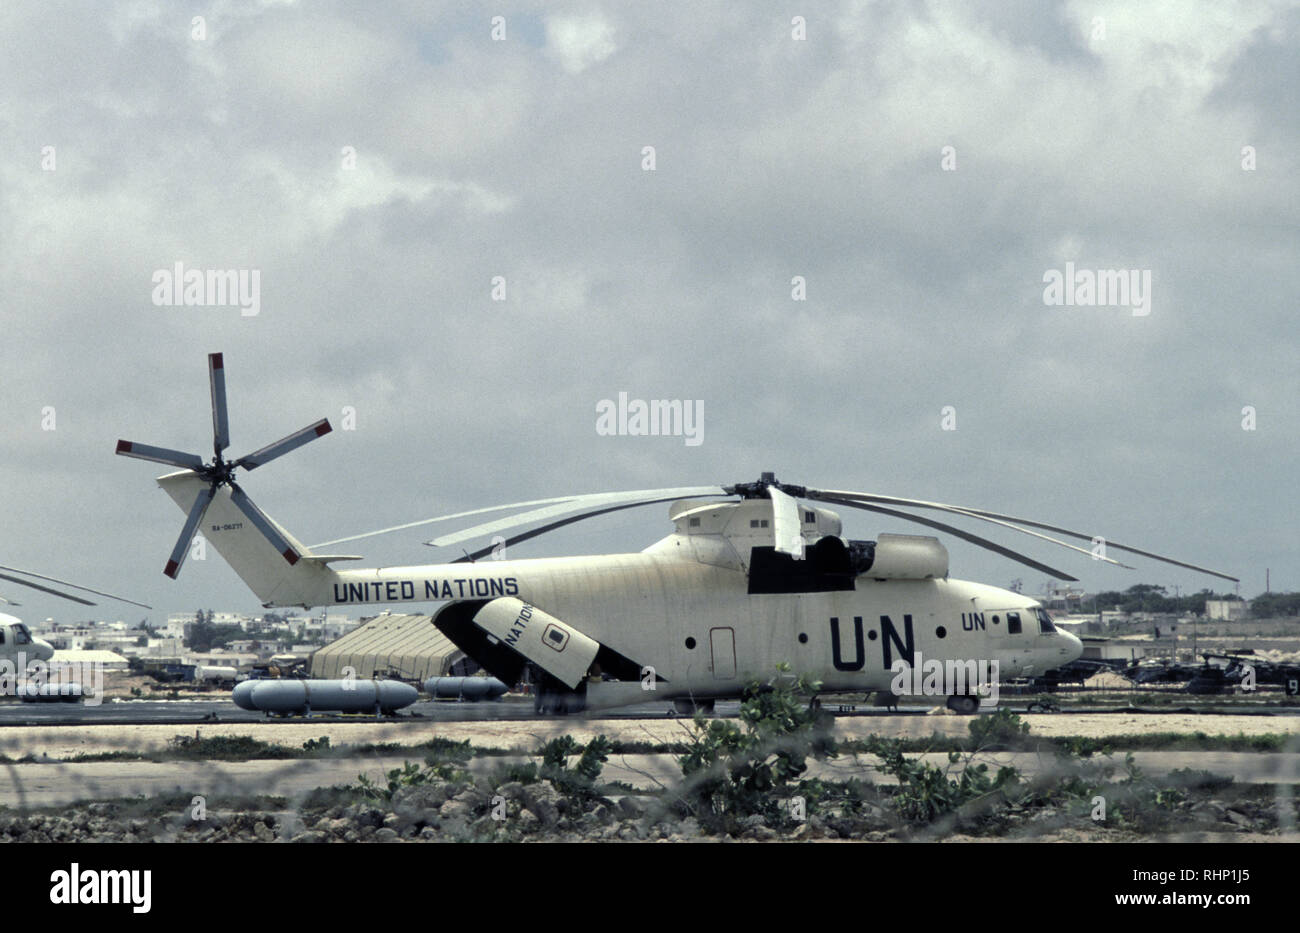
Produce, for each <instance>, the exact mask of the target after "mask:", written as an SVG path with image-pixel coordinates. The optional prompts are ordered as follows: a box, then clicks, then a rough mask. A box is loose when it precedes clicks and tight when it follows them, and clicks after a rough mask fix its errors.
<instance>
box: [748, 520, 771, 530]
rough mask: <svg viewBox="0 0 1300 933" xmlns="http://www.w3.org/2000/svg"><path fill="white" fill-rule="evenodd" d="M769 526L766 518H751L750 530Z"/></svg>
mask: <svg viewBox="0 0 1300 933" xmlns="http://www.w3.org/2000/svg"><path fill="white" fill-rule="evenodd" d="M767 526H768V524H767V519H766V518H751V519H750V520H749V527H750V528H766V527H767Z"/></svg>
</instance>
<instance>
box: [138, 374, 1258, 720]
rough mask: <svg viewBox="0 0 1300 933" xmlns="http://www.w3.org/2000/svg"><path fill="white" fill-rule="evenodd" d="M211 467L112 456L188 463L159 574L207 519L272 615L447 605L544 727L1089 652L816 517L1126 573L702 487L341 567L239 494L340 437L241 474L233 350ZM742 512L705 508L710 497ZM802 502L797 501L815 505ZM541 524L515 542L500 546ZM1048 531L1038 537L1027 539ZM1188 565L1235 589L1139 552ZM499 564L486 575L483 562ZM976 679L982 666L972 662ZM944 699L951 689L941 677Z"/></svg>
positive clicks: (163, 455)
mask: <svg viewBox="0 0 1300 933" xmlns="http://www.w3.org/2000/svg"><path fill="white" fill-rule="evenodd" d="M209 383H210V387H211V393H212V413H213V430H214V445H213V446H214V452H215V456H214V459H213V461H212V462H211V463H205V462H204V461H203V460H202V458H200V457H198V456H197V455H194V454H187V453H184V452H181V451H175V450H170V449H167V448H160V447H151V446H148V445H143V444H136V443H132V442H129V441H119V442H118V445H117V453H118V454H121V455H123V456H128V457H136V458H139V459H143V460H151V461H156V462H159V463H165V464H169V465H172V466H177V467H181V468H182V469H181V470H180V471H178V472H174V473H169V474H167V475H165V476H162V477H160V478H159V479H158V484H159V485H160V486H162V488H163V489H164V490H165V491H166V492H167V493H168V494H169V495H170V496H171V497H172V499H174V500H175V502H176V504H177V505H178V506H180V508H181V509H182V511H185V512H186V513H188V518H187V520H186V522H185V526H184V528H183V530H182V531H181V535H180V538H179V539H178V540H177V542H176V546H175V548H174V549H173V551H172V554H171V557H170V559H169V560H168V562H167V565H166V569H165V570H164V572H165V573H166V574H167V575H169V576H171V577H173V578H174V577H175V576H176V575H177V574H178V573H179V571H180V567H181V564H182V562H183V561H184V559H185V555H186V553H187V552H188V550H189V547H190V541H191V539H192V538H193V536H194V534H195V532H196V530H198V528H199V526H200V524H202V525H203V532H204V535H205V536H206V537H207V539H208V540H209V541H211V543H212V544H213V546H214V547H216V549H217V550H218V552H220V554H221V555H222V557H223V558H225V560H226V561H227V562H228V563H229V564H230V566H231V567H232V568H233V569H234V570H235V572H236V573H237V574H238V575H239V576H240V577H241V578H242V579H243V580H244V582H245V583H246V584H247V585H248V586H249V587H250V588H251V589H252V591H253V592H254V593H255V594H256V595H257V597H258V599H259V600H261V601H262V604H263V605H264V606H267V607H272V606H303V607H305V608H310V607H313V606H322V605H352V604H370V603H384V604H390V605H391V604H407V603H443V605H441V606H440V607H439V608H437V609H436V610H435V611H434V614H433V624H434V625H435V626H437V628H438V629H439V630H441V631H442V632H443V633H444V634H446V635H447V637H448V638H450V639H451V640H452V641H453V642H454V643H455V644H456V645H457V646H458V647H460V648H461V649H462V650H464V651H465V653H466V654H467V655H469V656H470V657H471V658H473V659H474V660H475V661H477V662H478V663H479V664H480V665H482V667H484V668H485V669H486V670H487V671H488V672H489V673H491V674H492V675H493V676H495V677H497V678H498V679H500V680H501V681H503V682H504V683H506V684H508V685H511V686H514V685H516V684H517V683H519V682H520V680H521V679H522V677H523V675H524V673H525V670H528V671H529V672H530V674H531V680H532V683H533V684H534V691H535V705H536V709H537V710H538V712H542V713H560V712H573V711H578V710H582V709H598V708H607V707H613V706H621V705H627V704H632V703H638V702H644V701H646V700H648V699H664V700H672V701H673V702H674V704H675V705H676V706H677V708H678V709H679V710H681V711H687V710H690V709H692V708H701V707H703V708H708V707H709V706H711V704H712V701H713V700H714V699H719V698H729V697H737V696H739V695H741V692H742V690H743V689H744V686H745V684H746V683H748V682H750V681H752V680H756V679H762V678H765V677H767V676H770V674H771V672H772V671H773V669H774V667H775V666H776V665H777V664H778V663H781V662H785V663H788V664H789V665H790V667H791V668H792V669H793V670H794V671H796V672H798V673H800V674H806V675H810V676H812V677H814V678H816V679H818V680H820V681H821V682H822V683H823V689H824V690H825V691H826V692H828V693H842V692H866V691H879V690H889V689H891V688H892V687H893V685H894V684H895V682H896V677H897V674H898V672H899V671H900V670H904V671H905V670H907V669H908V668H912V667H919V666H921V664H922V658H923V657H924V659H926V661H927V663H929V662H937V663H939V664H940V665H944V664H947V665H948V669H949V671H951V670H952V668H953V667H954V665H955V666H956V667H957V668H958V670H959V681H960V669H961V667H962V666H964V665H972V664H973V663H974V662H996V664H997V667H996V668H995V670H998V671H999V672H1000V675H1001V676H1003V677H1006V676H1010V677H1016V676H1025V675H1031V674H1035V673H1042V672H1045V671H1047V670H1049V669H1052V668H1056V667H1059V666H1061V665H1063V664H1066V663H1069V662H1070V661H1072V660H1074V659H1076V658H1078V657H1079V656H1080V655H1081V654H1082V646H1081V644H1080V642H1079V640H1078V639H1077V638H1075V637H1074V636H1073V635H1070V634H1068V633H1065V632H1061V631H1058V630H1057V629H1056V628H1055V627H1054V626H1053V624H1052V621H1051V619H1050V617H1049V616H1048V615H1047V613H1046V612H1045V611H1044V610H1043V609H1042V607H1041V605H1040V604H1039V603H1038V601H1037V600H1034V599H1032V598H1029V597H1027V596H1024V595H1022V594H1020V593H1016V592H1012V591H1010V590H1004V589H999V588H997V587H993V586H987V585H985V584H982V583H972V582H967V581H962V580H954V579H950V578H949V576H948V553H947V550H946V549H945V548H944V546H943V545H942V544H941V543H940V542H939V540H938V539H937V538H933V537H919V536H913V535H896V534H881V535H879V536H878V537H877V539H876V540H874V541H850V540H846V539H845V538H843V537H841V530H842V526H841V522H840V518H839V516H838V515H837V514H836V513H835V512H833V511H831V510H829V509H827V508H822V507H821V506H820V505H812V504H811V503H813V502H817V503H826V504H831V505H836V506H840V507H849V508H856V509H865V510H867V511H871V512H876V513H880V514H884V515H888V516H892V517H894V518H899V519H903V520H906V521H909V522H916V523H920V524H922V525H926V526H929V527H931V528H934V529H936V530H940V531H943V532H946V533H948V534H951V535H955V536H957V537H960V538H962V539H963V540H966V541H969V542H971V543H974V544H977V545H979V546H980V547H984V548H988V549H990V550H993V551H995V552H997V553H999V554H1002V555H1003V556H1005V557H1008V558H1010V559H1012V560H1015V561H1018V562H1020V563H1022V564H1025V565H1026V566H1029V567H1032V568H1034V569H1036V570H1039V571H1042V572H1044V573H1047V574H1049V575H1051V576H1055V577H1058V578H1060V579H1062V580H1067V581H1073V580H1076V578H1075V577H1073V576H1070V575H1069V574H1067V573H1065V572H1063V571H1060V570H1056V569H1054V568H1052V567H1049V566H1048V565H1046V564H1043V563H1040V562H1038V561H1036V560H1034V559H1033V558H1030V557H1027V556H1025V555H1023V554H1019V553H1017V552H1015V551H1012V550H1010V549H1008V548H1005V547H1003V546H1001V545H999V544H996V543H994V542H992V541H989V540H987V539H985V538H982V537H979V536H977V535H973V534H971V533H969V532H966V531H963V530H961V529H958V528H955V527H953V526H950V525H947V524H944V523H941V522H938V521H935V520H933V519H930V518H924V517H921V516H919V515H913V514H910V513H906V512H900V511H898V510H896V509H895V508H891V507H890V506H908V507H914V508H920V509H929V510H938V511H942V512H947V513H950V514H955V515H959V516H962V517H965V518H970V519H977V520H980V521H984V522H988V523H992V524H995V525H998V526H1000V527H1003V528H1007V529H1011V530H1015V531H1018V532H1022V533H1024V534H1027V535H1032V536H1034V537H1036V538H1039V539H1041V540H1044V541H1048V542H1051V543H1054V544H1058V545H1062V546H1064V547H1067V548H1071V549H1073V550H1075V551H1078V552H1081V553H1083V554H1087V555H1088V556H1089V557H1090V558H1093V559H1100V560H1105V561H1106V562H1107V563H1112V564H1118V565H1119V566H1126V565H1123V564H1119V562H1118V561H1116V560H1114V559H1112V558H1109V557H1106V556H1103V555H1101V554H1099V553H1098V552H1097V551H1096V549H1093V550H1089V549H1085V548H1081V547H1077V546H1075V545H1072V544H1069V543H1067V542H1065V541H1061V540H1059V539H1057V538H1053V537H1051V536H1049V535H1046V534H1043V533H1042V531H1054V532H1056V533H1058V534H1062V535H1065V536H1067V537H1074V538H1076V539H1082V540H1085V541H1089V542H1092V541H1093V540H1094V539H1093V537H1092V536H1091V535H1087V534H1083V533H1081V532H1077V531H1071V530H1069V529H1065V528H1059V527H1056V526H1053V525H1047V524H1044V523H1041V522H1034V521H1029V520H1027V519H1019V518H1013V517H1011V516H1008V515H1002V514H999V513H995V512H988V511H984V510H979V509H970V508H963V507H960V506H952V505H945V504H942V503H937V502H925V501H921V500H915V499H902V498H897V497H892V496H881V495H875V494H868V493H860V492H845V491H835V490H824V489H813V488H809V487H805V486H795V485H789V484H785V483H781V482H778V481H777V480H776V478H775V476H773V475H772V474H770V473H765V474H763V475H762V477H761V478H760V479H759V480H758V481H757V482H754V483H737V484H734V485H730V486H693V487H682V488H672V489H650V490H637V491H632V492H619V493H605V494H599V495H578V496H569V497H558V498H554V499H541V500H534V501H531V502H520V503H513V504H512V505H502V506H494V507H490V508H485V509H475V510H472V511H468V512H460V513H456V514H454V515H444V516H438V517H436V518H431V519H427V520H425V521H421V522H412V523H409V524H407V525H402V526H398V528H410V527H415V526H417V525H422V524H428V523H432V522H439V521H447V520H451V519H458V518H468V517H470V516H474V515H481V514H484V513H488V512H494V511H503V510H506V509H513V508H526V509H528V510H527V511H525V512H523V513H521V514H516V515H513V516H510V517H508V518H504V519H500V520H497V521H490V522H487V523H485V524H479V525H476V526H474V527H472V528H469V529H466V530H464V531H460V532H457V533H454V534H450V535H445V536H442V537H439V538H435V539H434V540H433V541H430V542H427V543H428V544H431V545H434V546H447V545H452V544H457V543H460V542H462V541H468V540H471V539H475V538H484V537H487V536H489V535H495V536H496V538H495V539H494V541H493V544H491V545H489V546H487V547H484V548H481V549H479V550H477V551H474V552H472V553H469V554H466V555H465V556H464V557H460V558H457V559H456V560H454V561H451V562H448V563H444V564H431V565H422V566H408V567H378V568H369V569H360V570H336V569H334V568H333V567H331V566H330V565H331V564H332V563H335V562H340V561H351V560H359V559H360V558H358V557H355V556H351V555H340V554H330V553H326V552H323V551H322V550H320V548H324V547H326V546H328V545H334V544H339V543H342V542H344V541H351V540H356V539H357V538H363V537H368V536H370V535H374V534H383V533H386V532H390V531H394V530H398V528H389V529H382V530H381V531H377V532H370V533H368V534H366V535H356V536H353V537H350V538H340V539H337V540H335V541H329V542H325V543H324V544H322V545H317V546H316V548H315V549H313V548H309V547H306V546H305V545H303V544H301V543H300V542H299V541H298V540H297V539H296V538H294V537H293V536H292V535H291V534H290V533H289V532H288V531H286V530H285V529H284V528H282V527H281V526H280V525H278V524H277V523H276V522H275V521H273V520H272V519H271V518H270V517H269V516H267V515H266V514H265V513H264V512H262V511H261V509H259V508H258V507H257V506H256V505H254V504H253V502H252V500H251V499H249V498H248V496H247V495H246V494H245V493H244V491H243V490H242V489H241V488H240V487H239V486H238V485H237V484H236V482H235V479H234V473H235V470H236V469H237V468H239V467H243V468H244V469H246V470H252V469H255V468H257V467H259V466H262V465H265V464H266V463H269V462H270V461H272V460H274V459H276V458H277V457H280V456H282V455H283V454H285V453H288V452H289V451H290V450H293V449H295V448H297V447H299V446H302V445H303V444H306V443H308V442H309V441H311V440H314V439H315V438H317V437H320V436H322V435H324V434H326V433H328V432H329V430H330V426H329V422H328V421H326V420H321V421H318V422H316V423H315V424H313V425H311V426H309V427H307V428H304V429H303V430H301V431H298V432H296V433H294V434H291V435H289V436H288V437H286V438H284V439H282V440H280V441H277V442H275V443H274V444H270V445H268V446H266V447H264V448H262V449H260V450H258V451H256V452H254V453H252V454H249V455H247V456H245V457H241V458H239V459H238V460H233V461H227V460H225V459H224V456H223V452H224V451H225V449H226V447H227V446H228V445H229V431H228V426H227V413H226V393H225V370H224V364H223V359H222V355H221V354H219V353H214V354H211V355H210V356H209ZM718 497H729V499H728V501H709V502H704V503H700V502H697V501H694V500H698V499H701V498H705V499H717V498H718ZM801 500H802V501H801ZM657 502H658V503H665V502H666V503H671V505H670V507H669V513H668V514H669V519H670V520H671V521H672V522H673V524H674V530H673V532H672V533H671V534H669V535H668V536H667V537H665V538H663V539H661V540H659V541H658V542H656V543H654V544H652V545H651V546H649V547H647V548H646V549H645V550H644V551H641V552H640V553H635V554H608V555H598V556H586V557H556V558H536V559H527V560H507V559H502V558H503V557H504V553H505V548H506V547H508V546H510V545H512V544H515V543H517V542H520V541H524V540H527V539H530V538H533V537H536V536H537V535H540V534H543V533H545V532H547V531H551V530H553V529H555V528H559V527H562V526H564V525H568V524H571V523H572V522H575V521H579V520H581V519H584V518H590V517H593V516H596V515H602V514H606V513H609V512H613V511H617V510H620V509H627V508H633V507H635V506H641V505H648V504H652V503H657ZM538 522H543V523H544V524H542V525H541V526H540V527H536V528H532V529H530V530H527V531H522V532H519V533H517V534H513V535H512V536H511V537H509V538H505V537H502V536H501V533H502V532H507V531H510V530H512V529H518V528H521V527H523V526H525V525H535V524H537V523H538ZM1035 528H1037V529H1042V531H1034V530H1032V529H1035ZM1106 547H1107V548H1109V549H1110V550H1114V551H1125V552H1129V553H1134V554H1140V555H1143V556H1146V557H1150V558H1153V559H1155V560H1160V561H1164V562H1166V563H1171V564H1176V565H1177V566H1180V567H1186V568H1189V569H1193V570H1197V571H1201V572H1204V573H1209V574H1213V575H1215V576H1219V577H1223V578H1225V579H1229V580H1235V579H1236V578H1234V577H1230V576H1228V575H1226V574H1223V573H1220V572H1218V571H1214V570H1208V569H1206V568H1202V567H1197V566H1195V565H1193V564H1188V563H1184V562H1182V561H1178V560H1174V559H1172V558H1168V557H1162V556H1160V555H1157V554H1153V553H1151V552H1148V551H1144V550H1140V549H1138V548H1134V547H1129V546H1127V545H1121V544H1116V543H1114V542H1107V543H1106ZM485 557H486V558H488V559H487V560H479V559H480V558H485ZM967 670H972V668H970V667H967ZM973 680H974V678H973V677H971V678H970V680H969V681H967V684H968V686H966V687H962V686H961V685H960V683H959V686H958V687H957V688H956V689H952V688H948V700H947V703H948V705H949V706H950V707H951V708H953V709H955V710H957V711H958V712H967V713H969V712H974V711H975V710H976V709H977V708H978V705H979V700H980V695H979V693H978V692H977V690H976V689H975V686H974V683H973ZM936 683H937V684H939V686H940V687H941V688H943V687H944V682H943V681H942V679H941V680H939V681H936Z"/></svg>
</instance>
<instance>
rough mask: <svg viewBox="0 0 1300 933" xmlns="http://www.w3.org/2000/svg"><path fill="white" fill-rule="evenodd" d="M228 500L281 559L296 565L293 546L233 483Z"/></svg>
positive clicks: (295, 552) (295, 553)
mask: <svg viewBox="0 0 1300 933" xmlns="http://www.w3.org/2000/svg"><path fill="white" fill-rule="evenodd" d="M230 499H231V501H232V502H234V503H235V505H237V506H238V507H239V511H241V512H243V513H244V514H245V515H247V516H248V520H249V521H250V522H252V523H253V525H254V527H256V528H257V530H258V531H260V532H261V533H262V535H263V536H264V537H265V538H266V540H268V541H270V542H271V544H273V545H274V546H275V549H276V550H277V551H279V552H280V556H281V557H283V558H284V559H285V560H287V561H288V562H289V563H290V564H296V563H298V558H299V556H300V555H299V554H298V552H297V551H296V550H294V548H293V545H291V544H290V543H289V542H288V541H286V540H285V538H284V535H282V534H280V532H279V531H278V530H276V527H275V524H274V523H273V522H272V521H271V519H270V518H268V517H267V515H266V513H265V512H263V511H262V510H261V509H259V508H258V507H257V506H255V505H254V504H253V500H252V499H250V498H248V496H247V494H245V492H244V490H242V489H240V488H239V487H238V486H236V485H235V484H234V483H231V484H230Z"/></svg>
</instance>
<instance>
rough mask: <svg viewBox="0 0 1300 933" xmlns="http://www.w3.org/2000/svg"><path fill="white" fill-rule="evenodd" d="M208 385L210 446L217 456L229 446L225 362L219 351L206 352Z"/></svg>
mask: <svg viewBox="0 0 1300 933" xmlns="http://www.w3.org/2000/svg"><path fill="white" fill-rule="evenodd" d="M208 387H209V388H210V389H211V390H212V446H213V449H214V450H215V451H216V454H217V456H218V457H220V456H221V452H222V451H223V450H225V449H226V448H227V447H229V446H230V422H229V419H228V418H227V414H226V364H225V360H224V359H223V357H222V355H221V354H220V353H209V354H208Z"/></svg>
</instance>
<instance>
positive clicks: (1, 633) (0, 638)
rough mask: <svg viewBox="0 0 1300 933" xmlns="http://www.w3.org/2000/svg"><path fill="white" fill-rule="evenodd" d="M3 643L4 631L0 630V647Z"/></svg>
mask: <svg viewBox="0 0 1300 933" xmlns="http://www.w3.org/2000/svg"><path fill="white" fill-rule="evenodd" d="M4 643H5V630H4V629H2V628H0V645H3V644H4Z"/></svg>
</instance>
